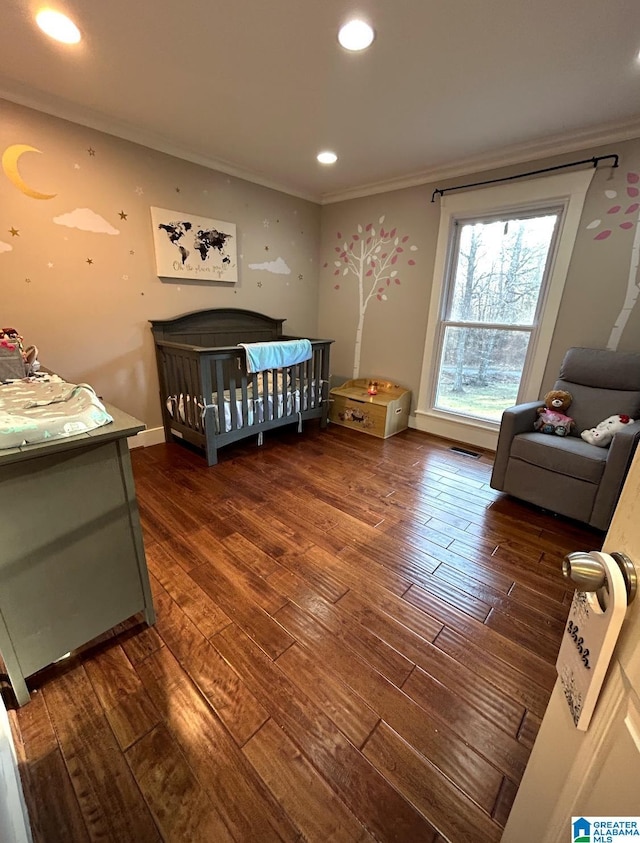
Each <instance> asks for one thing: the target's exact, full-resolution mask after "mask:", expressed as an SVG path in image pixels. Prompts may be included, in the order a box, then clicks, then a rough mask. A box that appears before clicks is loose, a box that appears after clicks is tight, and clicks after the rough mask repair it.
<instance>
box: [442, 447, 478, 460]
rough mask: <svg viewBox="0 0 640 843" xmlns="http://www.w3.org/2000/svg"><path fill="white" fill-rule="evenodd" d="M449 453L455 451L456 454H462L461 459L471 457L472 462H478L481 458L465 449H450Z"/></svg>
mask: <svg viewBox="0 0 640 843" xmlns="http://www.w3.org/2000/svg"><path fill="white" fill-rule="evenodd" d="M449 450H450V451H455V452H456V454H462V456H463V457H473V459H474V460H479V459H480V457H481V456H482V455H481V454H477V453H476V452H475V451H468V450H467V449H466V448H456V447H455V446H454V447H451V448H449Z"/></svg>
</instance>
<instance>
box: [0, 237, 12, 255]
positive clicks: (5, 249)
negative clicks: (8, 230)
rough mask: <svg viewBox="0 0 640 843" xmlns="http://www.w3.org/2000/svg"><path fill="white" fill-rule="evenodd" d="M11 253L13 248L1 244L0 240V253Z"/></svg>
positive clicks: (6, 244)
mask: <svg viewBox="0 0 640 843" xmlns="http://www.w3.org/2000/svg"><path fill="white" fill-rule="evenodd" d="M11 251H13V246H10V245H9V244H8V243H3V242H2V240H0V252H11Z"/></svg>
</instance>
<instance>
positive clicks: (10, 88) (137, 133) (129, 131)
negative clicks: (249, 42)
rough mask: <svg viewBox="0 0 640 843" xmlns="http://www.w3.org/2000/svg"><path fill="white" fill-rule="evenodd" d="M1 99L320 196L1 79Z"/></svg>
mask: <svg viewBox="0 0 640 843" xmlns="http://www.w3.org/2000/svg"><path fill="white" fill-rule="evenodd" d="M0 99H5V100H8V101H9V102H13V103H16V104H17V105H23V106H25V107H27V108H33V109H35V110H36V111H41V112H43V113H44V114H49V115H50V116H52V117H58V118H60V119H61V120H68V121H69V122H71V123H76V124H78V125H80V126H85V127H86V128H88V129H95V130H96V131H98V132H103V133H104V134H106V135H112V136H113V137H116V138H120V139H121V140H127V141H131V142H132V143H137V144H139V145H140V146H145V147H147V148H148V149H154V150H156V152H163V153H165V154H166V155H172V156H173V157H174V158H180V159H181V160H183V161H189V162H190V163H191V164H199V165H201V166H202V167H206V168H207V169H209V170H217V171H218V172H220V173H224V174H225V175H228V176H234V177H235V178H238V179H243V180H244V181H249V182H252V183H253V184H257V185H260V186H261V187H267V188H269V189H270V190H277V191H278V192H280V193H286V194H288V195H289V196H295V197H296V198H297V199H304V200H306V201H307V202H313V203H315V204H316V205H318V204H320V197H319V196H317V195H314V194H310V193H307V192H305V191H301V190H297V189H296V188H293V187H291V185H288V184H282V183H280V182H276V181H273V180H272V179H269V178H265V176H263V175H262V174H261V173H256V172H254V171H253V170H248V169H245V168H243V167H239V166H237V165H236V164H232V163H231V162H229V161H225V160H224V159H223V158H213V157H209V156H207V155H200V154H198V153H195V152H193V151H191V150H189V149H185V148H183V147H180V146H176V145H175V144H172V143H171V142H170V141H168V140H167V139H166V138H165V137H163V136H162V135H157V134H155V133H153V132H148V131H145V130H144V129H140V128H138V127H136V126H133V125H132V124H131V123H125V122H123V121H118V120H114V119H112V118H109V117H105V115H104V114H101V113H100V112H98V111H92V110H91V109H88V108H82V107H80V106H77V105H75V104H74V103H70V102H69V101H68V100H64V99H62V98H60V97H54V96H51V95H49V94H47V95H44V94H42V93H41V92H36V91H34V90H33V89H32V88H28V87H26V86H24V85H22V84H21V83H19V82H14V81H13V80H11V81H7V80H5V79H1V78H0Z"/></svg>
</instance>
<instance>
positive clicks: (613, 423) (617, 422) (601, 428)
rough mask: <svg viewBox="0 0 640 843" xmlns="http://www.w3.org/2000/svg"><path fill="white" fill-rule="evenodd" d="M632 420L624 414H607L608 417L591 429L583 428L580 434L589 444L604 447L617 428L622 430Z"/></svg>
mask: <svg viewBox="0 0 640 843" xmlns="http://www.w3.org/2000/svg"><path fill="white" fill-rule="evenodd" d="M633 421H634V420H633V419H630V418H629V416H625V415H619V416H609V418H608V419H605V420H604V421H601V422H600V424H598V425H597V426H596V427H592V428H591V430H583V431H582V433H581V434H580V436H581V437H582V438H583V439H584V441H585V442H588V443H589V444H590V445H597V446H598V447H599V448H606V447H607V446H608V445H609V444H610V443H611V440H612V439H613V437H614V435H615V434H616V433H617V432H618V431H619V430H624V428H625V425H628V424H633Z"/></svg>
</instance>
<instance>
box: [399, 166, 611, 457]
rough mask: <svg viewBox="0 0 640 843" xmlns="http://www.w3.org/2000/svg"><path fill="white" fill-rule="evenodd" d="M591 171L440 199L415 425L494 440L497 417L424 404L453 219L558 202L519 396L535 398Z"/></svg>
mask: <svg viewBox="0 0 640 843" xmlns="http://www.w3.org/2000/svg"><path fill="white" fill-rule="evenodd" d="M594 173H595V168H593V169H589V170H580V171H578V172H575V173H563V174H562V175H556V176H548V177H546V178H539V179H533V180H531V181H527V182H512V183H509V184H503V185H499V186H497V187H489V188H484V189H482V190H475V191H473V192H469V193H460V194H456V195H453V196H443V197H442V198H441V207H440V228H439V230H438V244H437V247H436V259H435V267H434V274H433V285H432V288H431V300H430V303H429V320H428V323H427V334H426V340H425V347H424V358H423V362H422V375H421V377H420V390H419V393H418V403H417V409H416V411H415V427H416V428H417V429H418V430H424V431H426V432H428V433H433V434H435V435H437V436H443V437H445V438H446V439H453V440H455V441H457V442H465V443H467V444H470V445H475V447H479V448H487V449H490V450H495V448H496V444H497V441H498V431H499V427H500V424H499V422H491V421H480V420H478V419H467V418H459V417H456V415H455V414H454V413H447V412H443V411H441V410H435V409H433V408H432V407H431V406H430V401H431V396H432V394H433V392H434V390H433V381H434V379H435V377H436V376H437V373H436V371H435V367H434V366H433V365H432V361H433V359H434V357H435V342H436V337H437V332H438V326H439V324H440V317H441V313H442V294H443V290H444V284H445V275H446V269H447V265H448V260H449V249H450V244H451V231H452V226H453V224H454V223H455V222H456V220H458V219H464V218H465V217H470V216H471V217H474V216H481V215H482V214H492V213H502V212H505V213H508V212H510V211H515V210H522V209H523V208H535V207H536V205H540V206H547V205H549V204H553V203H556V204H561V205H563V206H564V213H563V215H562V220H561V223H560V224H561V230H560V232H559V237H558V245H557V249H556V254H555V258H554V261H553V266H552V267H551V272H550V278H549V284H548V287H547V293H546V300H545V302H544V306H543V312H542V318H541V322H540V326H539V329H538V336H537V341H536V345H535V348H534V350H533V356H532V357H531V364H530V366H529V369H528V372H527V374H526V383H525V384H524V392H523V396H522V400H523V401H535V400H536V399H537V398H538V395H539V394H540V387H541V385H542V378H543V376H544V370H545V366H546V363H547V358H548V356H549V349H550V347H551V340H552V337H553V331H554V328H555V324H556V320H557V318H558V311H559V310H560V303H561V301H562V294H563V292H564V285H565V281H566V279H567V273H568V271H569V264H570V262H571V255H572V253H573V246H574V243H575V239H576V235H577V233H578V226H579V224H580V218H581V216H582V209H583V206H584V200H585V197H586V195H587V190H588V189H589V185H590V184H591V180H592V179H593V175H594Z"/></svg>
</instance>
